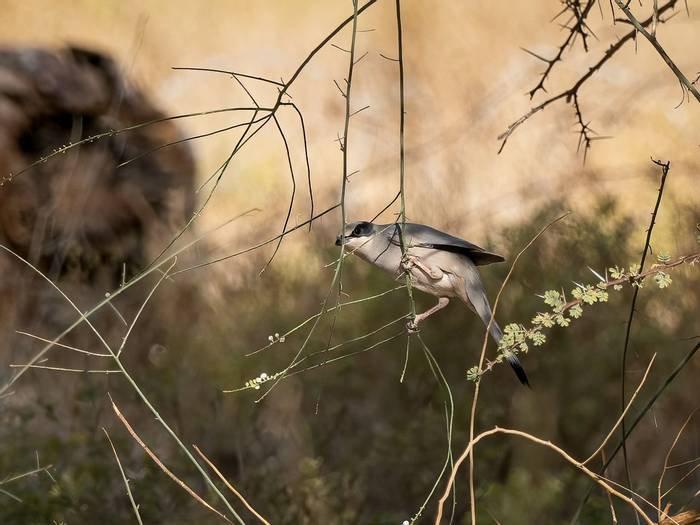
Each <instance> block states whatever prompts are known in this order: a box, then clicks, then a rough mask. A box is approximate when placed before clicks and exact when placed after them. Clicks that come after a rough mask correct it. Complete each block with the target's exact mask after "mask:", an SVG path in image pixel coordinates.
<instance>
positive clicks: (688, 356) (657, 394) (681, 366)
mask: <svg viewBox="0 0 700 525" xmlns="http://www.w3.org/2000/svg"><path fill="white" fill-rule="evenodd" d="M697 260H700V255H699V257H698V259H697ZM698 350H700V342H699V343H697V344H696V345H695V346H693V347H692V348H691V349H690V350H689V351H688V353H687V354H686V355H685V356H684V357H683V359H682V360H681V361H680V363H678V365H676V367H675V368H674V369H673V370H672V371H671V373H670V374H669V375H668V377H667V378H666V380H665V381H664V382H663V383H662V384H661V386H660V387H659V388H658V389H657V390H656V392H654V394H653V395H652V396H651V398H650V399H649V401H647V403H646V404H645V405H644V408H642V410H641V411H640V412H639V414H638V415H637V417H635V418H634V420H633V421H632V424H631V425H630V427H629V428H628V429H627V433H626V434H625V436H624V437H623V439H622V440H621V442H620V443H618V445H617V447H615V449H614V450H613V451H612V454H610V457H608V459H607V460H606V461H605V462H604V463H603V466H602V467H601V469H600V471H599V472H601V473H602V472H605V469H607V468H608V466H610V463H611V462H612V461H613V459H615V456H616V455H617V453H618V452H619V451H620V450H621V449H622V443H623V442H624V440H626V439H627V438H629V436H630V435H631V434H632V432H633V431H634V429H635V428H636V427H637V425H638V424H639V422H640V421H641V420H642V419H643V418H644V416H645V415H646V414H647V412H649V410H651V408H652V407H653V406H654V405H655V404H656V401H657V400H658V399H659V398H660V397H661V395H662V394H663V393H664V392H665V391H666V389H667V388H668V387H669V386H670V385H671V384H672V383H673V381H674V380H675V379H676V377H677V376H678V374H680V373H681V371H682V370H683V369H684V368H685V366H686V365H687V364H688V363H689V362H690V360H691V359H692V358H693V356H694V355H695V354H696V353H697V351H698ZM592 491H593V487H592V486H590V487H589V488H588V490H587V491H586V494H585V495H584V497H583V499H582V500H581V503H579V505H578V507H577V508H576V511H575V513H574V516H573V517H572V518H571V521H570V522H569V523H570V525H574V524H575V523H577V522H578V518H579V516H580V515H581V511H582V510H583V507H584V506H585V504H586V502H587V501H588V498H589V497H590V495H591V493H592Z"/></svg>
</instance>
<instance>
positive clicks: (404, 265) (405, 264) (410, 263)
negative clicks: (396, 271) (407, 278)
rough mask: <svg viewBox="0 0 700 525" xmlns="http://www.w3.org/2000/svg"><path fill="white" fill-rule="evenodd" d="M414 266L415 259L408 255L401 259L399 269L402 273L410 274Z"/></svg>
mask: <svg viewBox="0 0 700 525" xmlns="http://www.w3.org/2000/svg"><path fill="white" fill-rule="evenodd" d="M415 265H416V263H415V259H414V258H413V257H411V256H410V255H407V254H405V255H404V256H403V257H401V269H402V270H403V271H404V272H406V273H408V272H410V271H411V268H413V267H414V266H415Z"/></svg>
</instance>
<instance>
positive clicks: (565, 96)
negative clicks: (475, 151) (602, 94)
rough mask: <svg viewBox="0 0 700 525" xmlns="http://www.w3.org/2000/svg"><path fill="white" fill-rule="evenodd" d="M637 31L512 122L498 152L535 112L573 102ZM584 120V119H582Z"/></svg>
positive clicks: (662, 10) (501, 137)
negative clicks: (575, 77) (563, 102)
mask: <svg viewBox="0 0 700 525" xmlns="http://www.w3.org/2000/svg"><path fill="white" fill-rule="evenodd" d="M616 1H617V0H616ZM677 1H678V0H669V1H668V2H666V3H665V4H664V5H662V6H661V7H659V9H658V13H659V15H661V14H663V13H665V12H666V11H668V10H669V9H672V8H673V7H674V6H675V5H676V3H677ZM652 21H653V17H649V18H647V19H646V20H644V21H642V22H640V25H641V26H642V27H646V26H648V25H649V24H651V23H652ZM636 33H637V30H636V29H634V30H632V31H630V32H629V33H627V34H626V35H624V36H623V37H622V38H620V39H619V40H618V41H617V42H615V43H614V44H611V45H610V47H609V48H608V49H607V50H606V51H605V53H604V54H603V56H602V57H601V58H600V59H599V60H598V62H596V63H595V64H594V65H593V66H591V67H590V68H589V69H588V71H586V72H585V73H584V74H583V75H582V76H581V77H579V79H578V80H577V81H576V82H575V83H574V84H573V85H572V86H571V87H570V88H568V89H566V90H564V91H562V92H560V93H558V94H557V95H554V96H552V97H550V98H548V99H547V100H545V101H544V102H542V103H540V104H538V105H537V106H534V107H532V108H531V109H530V110H529V111H528V112H527V113H525V114H524V115H522V116H521V117H520V118H518V119H517V120H516V121H514V122H513V123H511V124H510V125H509V126H508V128H506V130H505V131H504V132H503V133H501V134H500V135H499V136H498V140H499V141H501V144H500V146H499V148H498V153H501V152H502V151H503V148H505V146H506V143H507V142H508V139H509V138H510V136H511V135H512V134H513V132H514V131H515V130H516V129H518V128H519V127H520V125H522V124H523V123H524V122H525V121H527V120H528V119H529V118H530V117H532V116H533V115H534V114H535V113H538V112H540V111H542V110H543V109H545V108H546V107H548V106H549V105H551V104H553V103H554V102H557V101H559V100H565V101H566V102H567V103H572V101H573V97H574V95H578V92H579V90H580V89H581V87H582V86H583V85H584V84H585V83H586V81H587V80H588V79H590V78H591V77H592V76H593V75H594V74H595V73H596V72H598V71H600V69H601V68H602V67H603V65H605V63H606V62H607V61H608V60H610V59H611V58H612V57H613V56H615V54H616V53H617V52H618V51H619V50H620V49H622V48H623V47H624V45H625V44H626V43H628V42H629V41H630V40H633V39H634V37H635V34H636ZM581 120H582V119H581Z"/></svg>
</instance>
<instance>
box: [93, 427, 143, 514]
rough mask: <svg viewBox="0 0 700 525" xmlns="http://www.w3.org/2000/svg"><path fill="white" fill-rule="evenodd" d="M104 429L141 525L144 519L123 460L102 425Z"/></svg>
mask: <svg viewBox="0 0 700 525" xmlns="http://www.w3.org/2000/svg"><path fill="white" fill-rule="evenodd" d="M102 431H103V432H104V433H105V437H106V438H107V441H109V446H110V447H112V452H113V453H114V459H116V460H117V466H118V467H119V473H120V474H121V476H122V481H124V486H125V487H126V494H127V495H128V496H129V501H130V502H131V508H132V509H134V514H135V515H136V521H138V522H139V525H143V520H142V519H141V514H140V513H139V506H138V505H137V504H136V501H135V500H134V495H133V494H132V493H131V487H130V486H129V480H128V478H127V477H126V473H125V472H124V468H123V467H122V462H121V461H119V455H118V454H117V449H116V448H114V443H112V438H110V437H109V434H108V433H107V429H106V428H104V427H102Z"/></svg>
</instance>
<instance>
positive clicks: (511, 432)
mask: <svg viewBox="0 0 700 525" xmlns="http://www.w3.org/2000/svg"><path fill="white" fill-rule="evenodd" d="M495 434H506V435H512V436H518V437H521V438H524V439H527V440H528V441H531V442H533V443H536V444H538V445H542V446H544V447H546V448H548V449H550V450H552V451H554V452H556V453H557V454H558V455H559V456H561V457H562V458H563V459H564V460H566V461H567V462H568V463H570V464H571V465H573V466H574V467H576V468H577V469H579V470H580V471H582V472H583V473H584V474H586V476H588V477H589V478H591V480H593V481H594V482H595V483H597V484H598V485H600V486H601V487H602V488H603V489H604V490H605V491H606V492H607V493H608V494H610V495H612V496H615V497H616V498H618V499H619V500H621V501H624V502H625V503H627V504H628V505H629V506H630V507H632V508H633V509H634V510H635V512H636V513H637V515H639V516H641V517H642V519H643V520H644V521H645V522H646V523H647V525H655V524H654V522H653V521H652V520H651V519H650V518H649V517H648V516H647V515H646V514H645V512H644V511H643V510H642V509H641V508H640V507H639V505H638V504H637V502H636V501H634V500H633V499H632V498H631V497H630V496H627V495H625V494H623V493H622V492H620V491H618V490H616V489H615V488H614V487H613V486H612V485H611V484H610V483H609V482H608V481H606V480H604V479H603V478H602V477H601V476H600V475H598V474H596V473H595V472H593V471H592V470H590V469H589V468H588V467H586V466H585V465H584V464H583V463H581V462H580V461H578V460H576V459H574V458H573V457H571V456H570V455H569V454H568V453H567V452H566V451H565V450H563V449H562V448H560V447H558V446H556V445H555V444H554V443H552V442H551V441H545V440H543V439H540V438H538V437H536V436H533V435H532V434H528V433H527V432H522V431H520V430H513V429H508V428H500V427H495V428H493V429H491V430H487V431H485V432H482V433H481V434H479V435H478V436H476V437H475V438H474V439H471V440H470V441H469V444H468V445H467V447H466V448H465V449H464V452H462V454H461V456H460V457H459V458H458V459H457V461H456V462H455V466H454V468H453V469H452V473H451V475H450V478H449V480H448V490H449V487H451V486H452V484H453V483H454V481H455V477H456V474H457V470H458V469H459V466H460V465H461V464H462V463H463V462H464V461H466V459H467V457H472V450H473V448H474V447H475V446H476V444H477V443H478V442H479V441H481V440H482V439H484V438H486V437H489V436H492V435H495ZM443 504H444V499H443V498H441V499H440V502H439V504H438V510H437V513H436V517H435V521H434V524H435V525H440V519H441V518H442V507H443ZM472 523H474V522H472Z"/></svg>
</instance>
